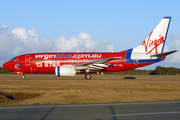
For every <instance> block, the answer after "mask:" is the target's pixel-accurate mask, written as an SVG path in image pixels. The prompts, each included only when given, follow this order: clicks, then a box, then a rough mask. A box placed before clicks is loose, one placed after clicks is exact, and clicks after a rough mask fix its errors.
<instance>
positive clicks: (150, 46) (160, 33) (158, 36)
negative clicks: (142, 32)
mask: <svg viewBox="0 0 180 120" xmlns="http://www.w3.org/2000/svg"><path fill="white" fill-rule="evenodd" d="M170 21H171V17H164V18H162V20H161V21H160V22H159V23H158V24H157V26H156V27H155V28H154V29H153V31H152V32H151V33H150V34H149V35H148V36H147V37H146V39H145V40H144V41H143V42H142V44H141V45H139V46H137V47H135V48H133V51H132V53H145V54H146V55H150V54H160V53H162V52H163V49H164V45H165V41H166V36H167V33H168V28H169V24H170Z"/></svg>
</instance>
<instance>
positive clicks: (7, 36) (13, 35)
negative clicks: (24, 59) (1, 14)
mask: <svg viewBox="0 0 180 120" xmlns="http://www.w3.org/2000/svg"><path fill="white" fill-rule="evenodd" d="M0 43H1V44H0V65H2V64H3V62H6V61H7V60H9V59H11V58H12V57H15V56H17V55H20V54H26V53H32V52H77V51H80V52H97V51H99V52H101V51H109V52H110V51H113V50H114V45H113V44H110V42H109V41H108V40H99V41H97V40H95V39H93V38H92V37H91V35H90V34H88V33H85V32H81V33H80V34H79V35H77V36H71V37H69V38H68V39H65V38H64V37H59V38H57V39H48V38H41V39H40V38H39V36H38V34H37V31H36V30H35V28H34V27H32V28H31V29H29V30H26V29H25V28H23V27H21V28H14V29H13V30H12V31H8V27H7V26H6V25H3V26H2V28H1V29H0Z"/></svg>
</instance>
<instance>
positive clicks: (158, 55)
mask: <svg viewBox="0 0 180 120" xmlns="http://www.w3.org/2000/svg"><path fill="white" fill-rule="evenodd" d="M177 51H178V50H173V51H170V52H165V53H160V54H155V55H151V57H161V56H162V55H164V56H167V55H170V54H172V53H174V52H177Z"/></svg>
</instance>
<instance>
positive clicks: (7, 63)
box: [2, 62, 11, 69]
mask: <svg viewBox="0 0 180 120" xmlns="http://www.w3.org/2000/svg"><path fill="white" fill-rule="evenodd" d="M2 66H3V68H6V69H10V68H11V65H10V64H9V62H6V63H4V64H3V65H2Z"/></svg>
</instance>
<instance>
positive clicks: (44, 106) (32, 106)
mask: <svg viewBox="0 0 180 120" xmlns="http://www.w3.org/2000/svg"><path fill="white" fill-rule="evenodd" d="M173 103H177V104H179V103H180V101H169V102H135V103H99V104H72V105H71V104H66V105H36V106H34V105H29V106H2V107H0V109H22V108H27V109H29V108H50V107H87V106H108V105H116V106H117V105H138V104H139V105H140V104H173Z"/></svg>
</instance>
